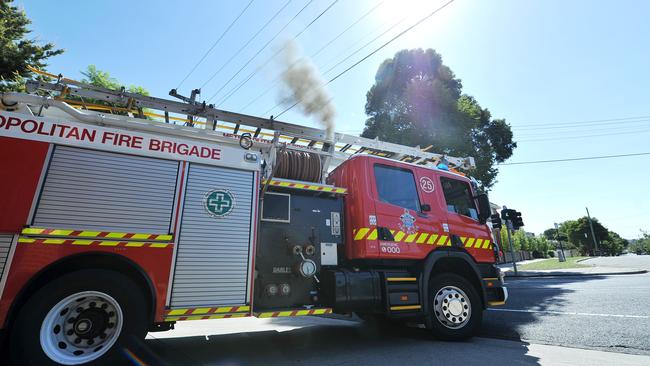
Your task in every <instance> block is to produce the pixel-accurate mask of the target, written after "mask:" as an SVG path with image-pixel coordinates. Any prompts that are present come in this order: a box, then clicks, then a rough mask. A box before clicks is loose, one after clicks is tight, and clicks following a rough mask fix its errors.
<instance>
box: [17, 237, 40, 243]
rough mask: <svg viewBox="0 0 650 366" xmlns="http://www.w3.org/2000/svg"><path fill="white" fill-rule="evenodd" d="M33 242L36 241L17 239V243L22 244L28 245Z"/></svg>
mask: <svg viewBox="0 0 650 366" xmlns="http://www.w3.org/2000/svg"><path fill="white" fill-rule="evenodd" d="M35 241H36V239H30V238H23V237H20V238H18V242H19V243H23V244H30V243H33V242H35Z"/></svg>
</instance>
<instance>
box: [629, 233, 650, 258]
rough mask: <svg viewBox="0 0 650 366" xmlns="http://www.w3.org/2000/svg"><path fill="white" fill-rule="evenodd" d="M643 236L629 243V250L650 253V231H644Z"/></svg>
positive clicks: (637, 252)
mask: <svg viewBox="0 0 650 366" xmlns="http://www.w3.org/2000/svg"><path fill="white" fill-rule="evenodd" d="M641 234H642V235H641V238H639V239H637V240H633V241H631V242H630V243H629V246H628V250H629V251H630V252H632V253H636V254H650V233H648V232H645V231H642V232H641Z"/></svg>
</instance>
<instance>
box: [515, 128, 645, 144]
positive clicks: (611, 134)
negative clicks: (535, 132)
mask: <svg viewBox="0 0 650 366" xmlns="http://www.w3.org/2000/svg"><path fill="white" fill-rule="evenodd" d="M644 132H650V130H636V131H628V132H614V133H601V134H595V135H576V136H566V137H553V138H542V139H530V140H525V139H524V140H519V141H518V142H538V141H555V140H573V139H581V138H588V137H601V136H615V135H629V134H632V133H644Z"/></svg>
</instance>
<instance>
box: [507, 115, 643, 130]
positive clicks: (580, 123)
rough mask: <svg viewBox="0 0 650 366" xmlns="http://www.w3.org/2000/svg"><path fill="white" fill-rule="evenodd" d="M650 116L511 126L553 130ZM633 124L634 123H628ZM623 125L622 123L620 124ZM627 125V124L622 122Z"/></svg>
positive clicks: (641, 117) (514, 127)
mask: <svg viewBox="0 0 650 366" xmlns="http://www.w3.org/2000/svg"><path fill="white" fill-rule="evenodd" d="M649 118H650V116H637V117H622V118H607V119H595V120H587V121H574V122H564V123H533V124H518V125H516V126H512V128H513V129H537V128H540V129H541V128H553V126H560V127H564V126H569V125H585V124H599V122H606V123H604V124H609V123H612V122H621V121H630V120H637V119H644V120H645V119H649ZM630 122H634V121H630ZM621 123H623V122H621ZM624 123H627V122H624Z"/></svg>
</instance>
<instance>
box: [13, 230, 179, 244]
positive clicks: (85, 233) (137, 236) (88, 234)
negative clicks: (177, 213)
mask: <svg viewBox="0 0 650 366" xmlns="http://www.w3.org/2000/svg"><path fill="white" fill-rule="evenodd" d="M21 234H22V235H26V236H39V237H46V236H57V237H70V238H106V239H123V240H142V241H167V242H169V241H172V240H173V237H174V236H173V235H170V234H147V233H120V232H111V231H92V230H71V229H50V228H39V227H27V228H24V229H23V230H22V231H21Z"/></svg>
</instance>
